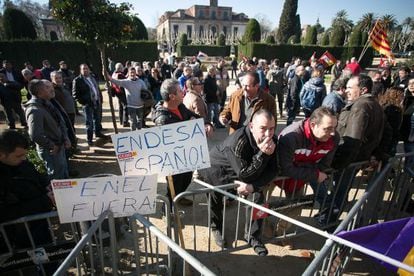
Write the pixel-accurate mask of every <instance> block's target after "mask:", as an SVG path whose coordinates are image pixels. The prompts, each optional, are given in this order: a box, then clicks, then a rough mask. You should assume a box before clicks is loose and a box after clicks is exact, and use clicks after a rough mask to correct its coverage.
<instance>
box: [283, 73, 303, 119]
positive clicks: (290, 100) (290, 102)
mask: <svg viewBox="0 0 414 276" xmlns="http://www.w3.org/2000/svg"><path fill="white" fill-rule="evenodd" d="M304 74H305V68H304V67H303V65H299V66H297V67H296V68H295V75H294V76H293V77H292V78H291V79H290V81H289V86H288V93H287V95H286V109H287V120H286V125H287V126H288V125H290V124H291V123H293V121H294V120H295V118H296V115H297V114H298V113H299V111H300V99H299V95H300V91H301V89H302V87H303V80H302V77H303V75H304Z"/></svg>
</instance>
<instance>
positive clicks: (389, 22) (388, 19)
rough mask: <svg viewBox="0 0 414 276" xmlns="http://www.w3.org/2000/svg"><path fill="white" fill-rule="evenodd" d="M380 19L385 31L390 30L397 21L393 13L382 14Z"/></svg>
mask: <svg viewBox="0 0 414 276" xmlns="http://www.w3.org/2000/svg"><path fill="white" fill-rule="evenodd" d="M381 21H382V24H384V27H385V29H386V30H387V31H392V30H393V29H394V28H395V27H396V26H397V25H398V21H397V19H395V15H393V14H385V15H383V16H382V17H381Z"/></svg>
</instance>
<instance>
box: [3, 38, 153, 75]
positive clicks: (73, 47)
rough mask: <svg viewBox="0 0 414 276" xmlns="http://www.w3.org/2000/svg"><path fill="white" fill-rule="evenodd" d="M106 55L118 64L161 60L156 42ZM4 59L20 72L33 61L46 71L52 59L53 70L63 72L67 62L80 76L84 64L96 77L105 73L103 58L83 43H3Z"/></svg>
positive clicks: (109, 51)
mask: <svg viewBox="0 0 414 276" xmlns="http://www.w3.org/2000/svg"><path fill="white" fill-rule="evenodd" d="M106 55H107V56H108V57H111V58H112V60H114V61H116V62H122V63H124V62H125V61H126V60H131V61H141V62H142V61H144V60H149V61H154V60H157V59H158V50H157V43H156V42H155V41H127V42H126V43H125V44H124V45H123V46H120V47H117V48H110V49H107V53H106ZM0 59H1V60H3V59H8V60H10V61H11V62H12V63H13V64H14V67H15V68H16V69H21V68H23V63H24V62H25V61H30V62H31V63H32V64H33V66H34V67H35V68H40V67H42V60H44V59H48V60H49V61H50V63H51V64H52V66H53V67H55V68H59V65H58V63H59V61H61V60H65V61H66V63H67V64H68V66H69V68H70V69H72V70H74V71H75V72H76V73H78V72H79V71H78V70H79V65H80V64H81V63H88V64H90V65H91V67H92V68H93V70H94V72H95V73H98V72H101V71H102V70H101V60H100V54H99V51H98V50H97V48H96V47H94V46H93V45H87V44H86V43H84V42H80V41H39V40H37V41H36V40H14V41H0Z"/></svg>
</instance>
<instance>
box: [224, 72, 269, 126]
mask: <svg viewBox="0 0 414 276" xmlns="http://www.w3.org/2000/svg"><path fill="white" fill-rule="evenodd" d="M242 84H243V85H242V87H243V88H242V89H239V90H237V91H235V92H233V94H232V95H231V97H230V100H229V102H228V103H227V105H226V106H225V107H224V109H223V111H222V112H221V113H220V117H219V120H220V123H221V124H223V125H229V126H230V129H229V133H230V134H231V133H233V132H234V131H236V130H237V129H239V128H241V127H243V126H246V125H248V124H249V122H250V118H251V116H252V114H253V113H254V112H255V111H256V110H259V109H261V108H265V109H267V110H269V111H270V112H271V113H272V114H273V116H274V117H275V118H276V104H275V98H273V97H272V96H271V95H269V94H268V93H265V92H264V91H262V90H261V89H260V86H259V76H258V75H257V73H255V72H248V73H246V75H245V76H244V78H243V80H242Z"/></svg>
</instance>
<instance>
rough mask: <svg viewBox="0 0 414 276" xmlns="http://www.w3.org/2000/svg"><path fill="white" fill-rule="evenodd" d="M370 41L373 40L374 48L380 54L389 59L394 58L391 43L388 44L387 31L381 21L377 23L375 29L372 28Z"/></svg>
mask: <svg viewBox="0 0 414 276" xmlns="http://www.w3.org/2000/svg"><path fill="white" fill-rule="evenodd" d="M369 39H370V40H371V45H372V47H373V48H374V49H375V50H377V51H378V52H379V53H380V54H383V55H385V56H387V57H389V58H393V57H394V56H393V54H392V52H391V47H390V43H389V42H388V38H387V31H386V30H385V27H384V25H383V23H382V22H381V21H380V20H377V22H375V25H374V28H372V30H371V32H370V34H369Z"/></svg>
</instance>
